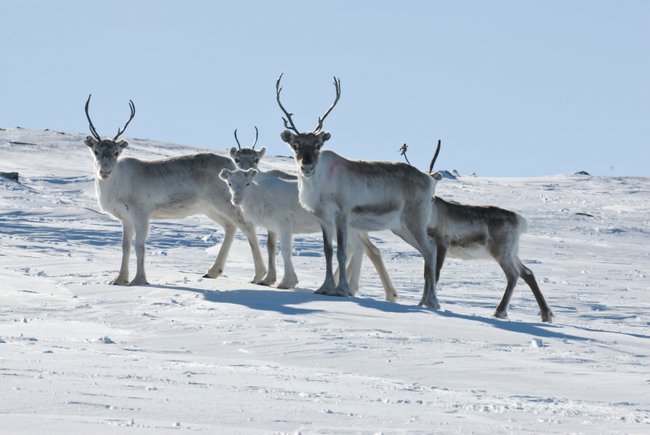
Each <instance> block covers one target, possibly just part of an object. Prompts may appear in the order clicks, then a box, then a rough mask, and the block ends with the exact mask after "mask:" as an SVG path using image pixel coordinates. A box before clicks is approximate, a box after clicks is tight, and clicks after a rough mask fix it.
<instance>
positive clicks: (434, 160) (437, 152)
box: [429, 139, 442, 174]
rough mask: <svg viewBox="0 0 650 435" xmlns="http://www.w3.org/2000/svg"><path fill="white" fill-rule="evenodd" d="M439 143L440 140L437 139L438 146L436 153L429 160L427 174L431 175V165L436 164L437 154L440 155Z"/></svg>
mask: <svg viewBox="0 0 650 435" xmlns="http://www.w3.org/2000/svg"><path fill="white" fill-rule="evenodd" d="M441 143H442V140H440V139H438V146H437V147H436V153H435V154H434V155H433V159H432V160H431V164H430V165H429V174H431V171H433V165H434V164H435V163H436V160H437V159H438V154H440V144H441Z"/></svg>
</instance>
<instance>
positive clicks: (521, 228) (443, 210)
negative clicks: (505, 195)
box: [400, 140, 553, 322]
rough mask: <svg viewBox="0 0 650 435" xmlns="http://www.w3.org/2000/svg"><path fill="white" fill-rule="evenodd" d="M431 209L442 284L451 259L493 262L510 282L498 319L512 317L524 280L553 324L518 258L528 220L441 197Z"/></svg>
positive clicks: (545, 318)
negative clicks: (513, 303) (510, 308)
mask: <svg viewBox="0 0 650 435" xmlns="http://www.w3.org/2000/svg"><path fill="white" fill-rule="evenodd" d="M440 145H441V141H440V140H439V141H438V146H437V147H436V152H435V154H434V156H433V159H432V160H431V164H430V165H429V174H430V175H431V177H433V178H435V179H436V180H440V179H442V176H441V175H440V173H438V172H433V166H434V164H435V162H436V160H437V158H438V154H439V153H440ZM406 151H407V146H406V144H404V145H403V146H402V147H401V148H400V152H401V154H402V155H403V156H404V158H405V159H406V161H407V162H408V161H409V160H408V158H407V157H406ZM409 164H410V162H409ZM431 207H432V211H431V221H430V222H429V227H428V229H427V233H428V234H429V237H431V238H432V239H433V241H434V242H435V245H436V248H437V250H438V255H437V257H438V260H437V264H436V282H439V279H440V270H441V269H442V265H443V263H444V261H445V256H447V255H449V256H450V257H453V258H460V259H465V260H467V259H486V258H487V259H489V258H492V259H493V260H494V261H496V262H497V263H498V264H499V266H501V269H502V270H503V273H505V275H506V279H507V285H506V290H505V292H504V294H503V298H502V299H501V303H499V306H498V307H497V309H496V311H495V313H494V316H495V317H497V318H500V319H506V318H507V317H508V311H507V310H508V304H509V303H510V298H511V297H512V293H513V291H514V289H515V286H516V285H517V280H518V279H519V278H520V277H521V278H522V279H523V280H524V282H525V283H526V284H528V287H530V289H531V290H532V292H533V295H534V296H535V299H536V300H537V304H538V305H539V309H540V311H541V316H542V322H551V321H552V320H553V312H552V311H551V308H550V307H549V306H548V304H547V303H546V300H545V299H544V296H543V295H542V291H541V290H540V289H539V286H538V285H537V281H536V280H535V275H533V272H532V271H531V270H530V269H529V268H527V267H526V266H524V264H523V262H522V261H521V260H520V259H519V256H518V251H519V236H520V235H521V234H522V233H524V232H526V230H527V228H528V225H527V223H526V219H524V218H523V217H522V216H520V215H518V214H517V213H514V212H512V211H510V210H504V209H502V208H498V207H492V206H489V207H478V206H471V205H464V204H458V203H454V202H449V201H445V200H444V199H442V198H440V197H437V196H436V197H435V198H434V200H433V203H432V205H431Z"/></svg>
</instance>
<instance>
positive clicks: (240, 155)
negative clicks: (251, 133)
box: [230, 127, 298, 180]
mask: <svg viewBox="0 0 650 435" xmlns="http://www.w3.org/2000/svg"><path fill="white" fill-rule="evenodd" d="M234 134H235V141H236V142H237V148H235V147H232V148H230V158H231V159H232V161H233V162H235V165H236V166H237V167H238V168H239V169H243V170H244V171H245V170H247V169H258V165H259V163H260V160H262V157H264V154H266V147H262V148H260V149H259V150H256V149H255V145H256V144H257V139H258V136H259V130H258V129H257V127H255V141H254V142H253V145H251V146H250V147H249V148H242V147H241V144H240V143H239V138H238V137H237V130H236V129H235V133H234ZM258 170H259V169H258ZM264 174H266V175H271V176H275V177H279V178H283V179H285V180H296V179H297V178H298V177H296V176H295V175H293V174H288V173H286V172H284V171H280V170H278V169H271V170H269V171H264ZM260 175H261V174H260Z"/></svg>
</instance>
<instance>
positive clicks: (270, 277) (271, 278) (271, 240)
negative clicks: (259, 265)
mask: <svg viewBox="0 0 650 435" xmlns="http://www.w3.org/2000/svg"><path fill="white" fill-rule="evenodd" d="M277 241H278V235H277V234H276V233H275V232H274V231H270V230H269V231H268V232H267V233H266V251H267V252H268V254H269V263H268V264H269V268H268V272H266V276H265V277H264V279H262V280H261V281H260V282H258V284H260V285H273V284H275V280H276V279H277V271H276V269H275V252H276V250H277Z"/></svg>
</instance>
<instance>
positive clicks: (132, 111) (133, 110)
mask: <svg viewBox="0 0 650 435" xmlns="http://www.w3.org/2000/svg"><path fill="white" fill-rule="evenodd" d="M88 98H89V99H90V97H88ZM129 107H130V108H131V116H130V117H129V120H128V121H126V124H124V128H123V129H121V130H120V129H119V128H118V129H117V135H116V136H115V137H114V138H113V140H114V141H116V140H117V138H118V137H120V136H121V135H122V133H124V130H126V127H128V126H129V123H130V122H131V120H132V119H133V117H134V116H135V104H133V101H131V100H129Z"/></svg>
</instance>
